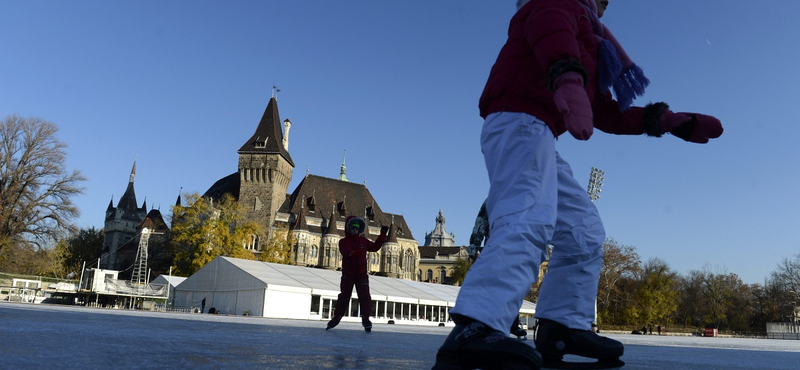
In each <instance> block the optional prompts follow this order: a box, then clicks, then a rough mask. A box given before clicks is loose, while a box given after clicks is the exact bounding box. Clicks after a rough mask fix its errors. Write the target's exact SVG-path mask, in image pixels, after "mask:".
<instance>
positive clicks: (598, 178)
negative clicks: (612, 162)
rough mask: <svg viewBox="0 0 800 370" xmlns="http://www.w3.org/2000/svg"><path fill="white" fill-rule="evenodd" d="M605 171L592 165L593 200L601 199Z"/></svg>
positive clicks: (590, 186) (591, 187)
mask: <svg viewBox="0 0 800 370" xmlns="http://www.w3.org/2000/svg"><path fill="white" fill-rule="evenodd" d="M605 174H606V173H605V171H601V170H600V169H599V168H595V167H592V172H591V173H590V174H589V186H588V187H587V188H586V192H587V193H588V194H589V199H591V200H592V202H594V201H596V200H598V199H600V192H601V191H602V190H600V188H601V187H602V186H603V180H605V178H604V177H603V175H605ZM592 330H594V331H597V297H595V298H594V320H593V321H592Z"/></svg>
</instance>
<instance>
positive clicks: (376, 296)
mask: <svg viewBox="0 0 800 370" xmlns="http://www.w3.org/2000/svg"><path fill="white" fill-rule="evenodd" d="M340 279H341V272H339V271H333V270H324V269H317V268H308V267H300V266H291V265H281V264H275V263H266V262H259V261H251V260H243V259H237V258H230V257H217V258H216V259H214V260H213V261H211V262H210V263H209V264H208V265H206V266H204V267H203V268H202V269H200V270H199V271H197V272H196V273H195V274H194V275H192V276H190V277H189V278H187V279H186V280H185V281H184V282H183V283H181V284H179V285H178V286H177V287H176V288H175V306H176V307H178V306H182V307H200V304H201V302H202V300H203V298H205V299H206V310H208V309H210V308H211V307H213V308H214V309H215V310H216V311H218V312H221V313H223V314H233V315H242V314H245V313H247V314H248V315H253V316H264V317H271V318H291V319H313V320H321V319H327V318H328V317H329V314H330V312H331V311H332V308H333V304H332V302H333V301H335V300H336V298H337V295H338V294H339V281H340ZM458 290H459V287H456V286H451V285H441V284H432V283H422V282H417V281H410V280H402V279H393V278H388V277H382V276H370V295H371V296H372V300H373V302H374V304H373V306H374V307H373V310H374V312H373V316H375V318H376V319H377V320H378V322H380V321H382V320H384V321H388V320H390V319H391V320H395V319H397V320H408V321H419V319H420V318H421V317H423V316H425V314H426V313H428V315H431V316H436V317H437V320H438V321H439V322H446V321H447V313H446V311H447V309H448V308H449V307H453V306H454V305H455V301H456V297H457V296H458ZM352 298H353V299H355V298H356V294H355V291H354V292H353V296H352ZM352 307H353V309H357V305H353V306H352ZM535 309H536V305H535V304H533V303H531V302H528V301H525V302H523V305H522V309H521V310H520V313H523V314H529V315H532V314H533V313H534V312H535ZM431 316H427V317H428V319H427V320H426V321H428V322H430V320H431ZM398 323H399V322H398ZM432 324H435V323H432Z"/></svg>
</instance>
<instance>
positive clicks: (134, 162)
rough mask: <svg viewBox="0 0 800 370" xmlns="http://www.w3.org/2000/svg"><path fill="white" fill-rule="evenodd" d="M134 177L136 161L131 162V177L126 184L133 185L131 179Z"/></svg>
mask: <svg viewBox="0 0 800 370" xmlns="http://www.w3.org/2000/svg"><path fill="white" fill-rule="evenodd" d="M134 177H136V160H135V159H134V160H133V168H132V169H131V177H130V179H129V180H128V182H130V183H133V178H134Z"/></svg>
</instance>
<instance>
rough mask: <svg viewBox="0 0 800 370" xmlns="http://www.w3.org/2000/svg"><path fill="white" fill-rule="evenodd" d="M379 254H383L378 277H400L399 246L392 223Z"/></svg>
mask: <svg viewBox="0 0 800 370" xmlns="http://www.w3.org/2000/svg"><path fill="white" fill-rule="evenodd" d="M381 253H382V254H383V258H382V259H381V260H382V261H381V262H382V266H381V269H380V272H379V273H378V275H381V276H388V277H391V278H397V277H400V266H399V262H400V244H399V243H398V242H397V233H396V232H395V226H394V222H392V224H391V225H389V234H388V235H386V242H384V243H383V248H381Z"/></svg>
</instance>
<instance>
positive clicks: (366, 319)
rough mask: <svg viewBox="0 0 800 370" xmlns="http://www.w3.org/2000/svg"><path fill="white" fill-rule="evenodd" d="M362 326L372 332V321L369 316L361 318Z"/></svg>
mask: <svg viewBox="0 0 800 370" xmlns="http://www.w3.org/2000/svg"><path fill="white" fill-rule="evenodd" d="M361 326H363V327H364V331H366V332H367V333H370V332H372V321H369V317H362V318H361Z"/></svg>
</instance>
